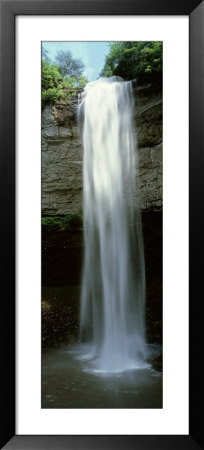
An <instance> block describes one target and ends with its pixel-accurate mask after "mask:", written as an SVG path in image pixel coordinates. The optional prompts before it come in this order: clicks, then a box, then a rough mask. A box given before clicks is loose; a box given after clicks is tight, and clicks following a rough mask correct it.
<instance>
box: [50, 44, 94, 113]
mask: <svg viewBox="0 0 204 450" xmlns="http://www.w3.org/2000/svg"><path fill="white" fill-rule="evenodd" d="M42 58H43V59H42V107H44V106H45V105H46V104H49V103H55V102H56V101H58V100H60V98H66V97H71V96H73V95H76V93H77V89H78V88H80V87H83V86H85V84H86V83H87V82H88V80H87V79H86V78H85V77H84V76H83V75H81V74H80V75H79V77H78V78H77V76H74V75H72V76H68V75H67V74H66V75H65V76H63V75H62V74H61V73H60V71H59V67H58V66H57V64H56V63H52V62H51V61H50V59H49V57H48V54H47V51H46V50H42Z"/></svg>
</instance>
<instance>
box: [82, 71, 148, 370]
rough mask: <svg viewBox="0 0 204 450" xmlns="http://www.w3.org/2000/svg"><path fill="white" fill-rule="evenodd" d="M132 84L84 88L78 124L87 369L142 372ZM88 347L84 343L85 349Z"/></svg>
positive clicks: (143, 349)
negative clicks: (89, 362) (80, 133)
mask: <svg viewBox="0 0 204 450" xmlns="http://www.w3.org/2000/svg"><path fill="white" fill-rule="evenodd" d="M133 98H134V97H133V93H132V85H131V82H123V81H122V79H120V78H118V77H117V78H116V77H113V78H109V79H103V78H102V79H99V80H97V81H95V82H93V83H89V84H88V85H87V86H86V88H85V92H84V96H83V101H82V103H81V105H80V107H79V117H81V116H83V117H82V121H83V149H84V165H83V211H84V242H85V256H84V269H83V280H82V292H81V316H80V326H81V337H82V340H85V341H86V342H87V343H89V346H88V352H86V358H87V359H90V360H92V363H93V364H92V366H93V367H92V369H93V370H95V371H102V372H118V371H123V370H128V369H133V368H141V367H145V362H144V360H145V356H146V354H145V352H146V340H145V319H144V317H145V310H144V308H145V267H144V251H143V239H142V232H141V219H140V211H139V202H138V195H137V183H136V181H137V180H136V173H137V165H136V138H135V129H134V121H133ZM86 348H87V346H86Z"/></svg>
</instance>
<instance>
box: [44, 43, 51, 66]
mask: <svg viewBox="0 0 204 450" xmlns="http://www.w3.org/2000/svg"><path fill="white" fill-rule="evenodd" d="M42 60H43V61H46V62H49V63H50V62H51V59H50V58H49V56H48V50H47V49H46V48H45V47H43V46H42Z"/></svg>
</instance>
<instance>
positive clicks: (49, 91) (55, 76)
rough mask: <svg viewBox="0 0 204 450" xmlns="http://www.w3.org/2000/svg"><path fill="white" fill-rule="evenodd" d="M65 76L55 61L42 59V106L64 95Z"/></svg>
mask: <svg viewBox="0 0 204 450" xmlns="http://www.w3.org/2000/svg"><path fill="white" fill-rule="evenodd" d="M62 88H63V77H62V75H61V74H60V73H59V71H58V67H57V66H56V64H54V63H50V62H49V61H45V60H42V106H44V105H45V103H53V102H55V101H57V100H59V99H60V98H61V97H62V96H63V91H62Z"/></svg>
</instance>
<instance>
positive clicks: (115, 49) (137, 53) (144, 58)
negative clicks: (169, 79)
mask: <svg viewBox="0 0 204 450" xmlns="http://www.w3.org/2000/svg"><path fill="white" fill-rule="evenodd" d="M161 71H162V42H159V41H154V42H153V41H140V42H134V41H133V42H111V43H110V51H109V53H108V55H107V56H106V59H105V65H104V68H103V70H102V72H101V76H105V77H111V76H113V75H117V76H121V77H122V78H123V79H124V80H131V79H134V78H135V77H136V76H137V75H145V74H151V75H153V74H155V73H161Z"/></svg>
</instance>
